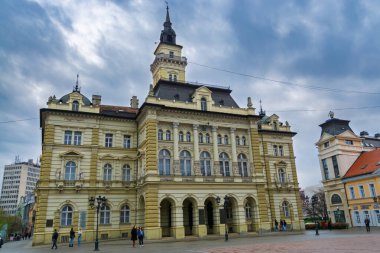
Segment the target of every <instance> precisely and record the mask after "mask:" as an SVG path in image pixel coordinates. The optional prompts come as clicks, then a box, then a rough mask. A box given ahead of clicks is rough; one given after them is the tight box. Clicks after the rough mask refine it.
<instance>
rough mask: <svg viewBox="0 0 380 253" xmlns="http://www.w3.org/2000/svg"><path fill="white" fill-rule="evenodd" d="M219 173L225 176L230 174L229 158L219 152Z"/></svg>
mask: <svg viewBox="0 0 380 253" xmlns="http://www.w3.org/2000/svg"><path fill="white" fill-rule="evenodd" d="M219 166H220V174H222V176H225V177H229V176H230V160H229V158H228V155H227V154H226V153H224V152H223V153H220V155H219Z"/></svg>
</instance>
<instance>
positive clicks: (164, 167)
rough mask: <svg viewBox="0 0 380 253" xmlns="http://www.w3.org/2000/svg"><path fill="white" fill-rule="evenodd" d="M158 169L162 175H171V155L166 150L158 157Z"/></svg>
mask: <svg viewBox="0 0 380 253" xmlns="http://www.w3.org/2000/svg"><path fill="white" fill-rule="evenodd" d="M158 169H159V173H160V175H161V176H162V175H165V176H167V175H170V153H169V151H167V150H166V149H163V150H161V151H160V153H159V155H158Z"/></svg>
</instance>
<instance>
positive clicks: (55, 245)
mask: <svg viewBox="0 0 380 253" xmlns="http://www.w3.org/2000/svg"><path fill="white" fill-rule="evenodd" d="M51 240H52V242H53V246H51V249H53V248H54V247H55V249H57V248H58V247H57V240H58V232H57V229H54V233H53V235H52V237H51Z"/></svg>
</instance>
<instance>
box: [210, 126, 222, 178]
mask: <svg viewBox="0 0 380 253" xmlns="http://www.w3.org/2000/svg"><path fill="white" fill-rule="evenodd" d="M212 145H213V150H214V157H213V159H214V166H213V169H214V175H220V171H219V170H218V168H219V151H218V127H217V126H213V127H212Z"/></svg>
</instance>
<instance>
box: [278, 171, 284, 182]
mask: <svg viewBox="0 0 380 253" xmlns="http://www.w3.org/2000/svg"><path fill="white" fill-rule="evenodd" d="M278 181H279V182H280V183H282V184H283V183H285V182H286V174H285V169H283V168H280V169H278Z"/></svg>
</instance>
